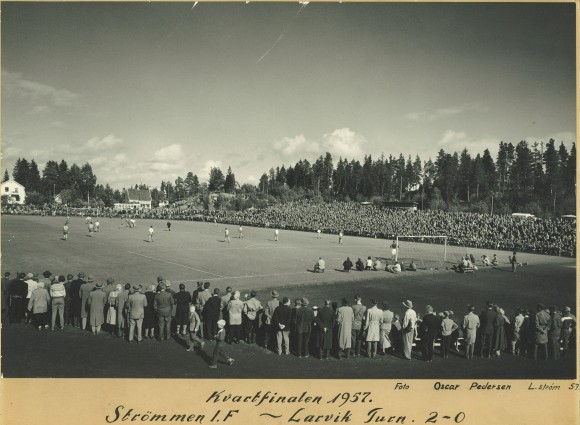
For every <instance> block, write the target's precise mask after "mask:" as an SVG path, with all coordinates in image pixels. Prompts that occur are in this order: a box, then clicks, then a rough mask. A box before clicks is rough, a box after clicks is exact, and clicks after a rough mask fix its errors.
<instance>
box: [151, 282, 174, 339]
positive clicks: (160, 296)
mask: <svg viewBox="0 0 580 425" xmlns="http://www.w3.org/2000/svg"><path fill="white" fill-rule="evenodd" d="M173 305H174V301H173V297H172V296H171V294H170V293H169V292H166V291H165V283H163V282H162V283H161V284H160V285H159V292H158V293H157V295H155V300H154V303H153V309H154V310H155V313H156V314H157V320H158V321H159V341H163V340H165V341H169V338H170V336H171V313H172V311H173Z"/></svg>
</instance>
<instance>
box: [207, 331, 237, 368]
mask: <svg viewBox="0 0 580 425" xmlns="http://www.w3.org/2000/svg"><path fill="white" fill-rule="evenodd" d="M225 325H226V321H225V320H218V322H217V326H218V331H217V333H216V334H215V335H212V336H211V339H212V340H214V339H215V348H214V350H213V355H212V358H211V364H210V365H209V367H210V369H217V361H218V358H219V357H223V358H224V359H225V361H226V362H227V363H228V365H229V366H231V365H232V364H233V363H234V359H232V358H231V357H228V356H226V355H225V354H224V352H223V351H222V349H221V346H222V344H223V342H224V340H225V338H226V331H225V329H224V327H225Z"/></svg>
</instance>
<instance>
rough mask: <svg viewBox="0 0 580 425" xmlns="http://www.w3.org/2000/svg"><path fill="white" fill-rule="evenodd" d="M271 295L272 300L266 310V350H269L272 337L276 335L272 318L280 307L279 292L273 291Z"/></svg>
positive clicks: (267, 304)
mask: <svg viewBox="0 0 580 425" xmlns="http://www.w3.org/2000/svg"><path fill="white" fill-rule="evenodd" d="M270 295H271V296H272V299H271V300H269V301H268V302H267V303H266V307H265V308H264V326H263V328H264V348H268V342H269V340H270V337H271V336H272V337H274V336H275V335H276V332H275V329H273V327H272V316H273V315H274V311H276V308H278V306H279V305H280V300H278V296H279V294H278V291H276V290H273V291H272V292H271V293H270Z"/></svg>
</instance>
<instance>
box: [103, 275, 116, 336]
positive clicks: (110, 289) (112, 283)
mask: <svg viewBox="0 0 580 425" xmlns="http://www.w3.org/2000/svg"><path fill="white" fill-rule="evenodd" d="M115 288H116V285H115V279H113V278H112V277H109V278H107V285H106V286H105V287H104V288H103V292H104V293H105V296H106V303H105V309H104V314H105V318H106V317H107V312H108V311H109V309H110V307H111V306H110V305H109V296H110V295H111V292H113V291H114V290H115ZM113 307H114V306H113ZM106 323H107V324H108V322H107V321H106ZM110 331H111V333H112V331H113V329H110Z"/></svg>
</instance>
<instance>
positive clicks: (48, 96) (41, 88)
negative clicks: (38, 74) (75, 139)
mask: <svg viewBox="0 0 580 425" xmlns="http://www.w3.org/2000/svg"><path fill="white" fill-rule="evenodd" d="M2 90H3V91H4V93H5V94H7V95H8V96H16V97H19V98H23V99H29V100H31V101H32V102H35V103H40V105H37V106H43V105H44V103H49V104H51V105H54V106H61V107H62V106H74V105H75V104H76V103H77V102H78V99H79V98H80V95H79V94H77V93H73V92H71V91H69V90H66V89H59V88H56V87H52V86H50V85H48V84H44V83H40V82H38V81H32V80H27V79H25V78H24V77H23V76H22V74H21V73H18V72H9V71H4V70H3V71H2ZM34 109H36V108H33V111H34ZM43 112H45V111H43Z"/></svg>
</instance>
